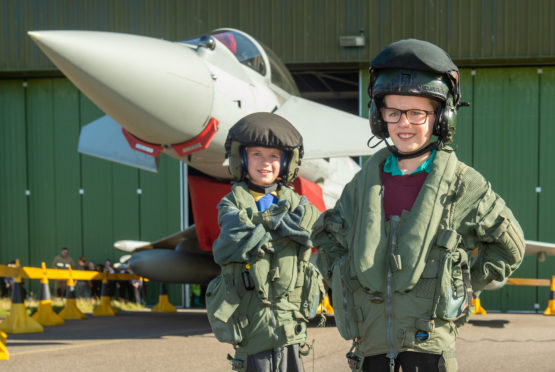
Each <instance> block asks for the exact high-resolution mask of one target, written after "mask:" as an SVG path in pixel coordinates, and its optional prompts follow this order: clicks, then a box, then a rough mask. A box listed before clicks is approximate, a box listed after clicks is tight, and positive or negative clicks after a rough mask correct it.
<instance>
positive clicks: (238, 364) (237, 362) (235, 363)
mask: <svg viewBox="0 0 555 372" xmlns="http://www.w3.org/2000/svg"><path fill="white" fill-rule="evenodd" d="M227 360H229V361H230V362H231V369H232V370H234V371H242V370H243V365H244V363H245V361H244V360H243V359H239V358H233V357H232V356H231V355H229V354H227Z"/></svg>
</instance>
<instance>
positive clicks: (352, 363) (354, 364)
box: [346, 351, 362, 371]
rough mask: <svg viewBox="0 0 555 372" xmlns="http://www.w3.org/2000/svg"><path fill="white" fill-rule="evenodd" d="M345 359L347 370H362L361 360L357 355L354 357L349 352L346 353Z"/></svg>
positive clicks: (353, 354)
mask: <svg viewBox="0 0 555 372" xmlns="http://www.w3.org/2000/svg"><path fill="white" fill-rule="evenodd" d="M346 357H347V364H348V365H349V368H351V369H352V370H354V371H359V370H360V369H361V368H362V358H361V357H359V356H358V355H356V354H355V353H353V352H352V351H349V352H348V353H347V355H346Z"/></svg>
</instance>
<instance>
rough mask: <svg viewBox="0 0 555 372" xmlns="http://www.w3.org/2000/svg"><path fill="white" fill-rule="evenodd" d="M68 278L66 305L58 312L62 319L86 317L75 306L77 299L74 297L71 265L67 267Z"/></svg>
mask: <svg viewBox="0 0 555 372" xmlns="http://www.w3.org/2000/svg"><path fill="white" fill-rule="evenodd" d="M68 271H69V279H68V280H67V286H66V305H65V306H64V308H63V309H62V311H60V312H59V313H58V315H59V316H61V317H62V319H66V320H69V319H74V320H79V319H86V318H87V316H86V315H85V314H83V312H82V311H81V310H79V308H78V307H77V300H76V299H75V283H74V282H73V277H72V276H71V265H70V266H69V267H68Z"/></svg>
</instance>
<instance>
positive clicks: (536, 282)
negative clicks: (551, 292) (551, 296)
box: [507, 278, 551, 287]
mask: <svg viewBox="0 0 555 372" xmlns="http://www.w3.org/2000/svg"><path fill="white" fill-rule="evenodd" d="M550 284H551V282H550V281H549V279H521V278H509V279H507V285H528V286H532V287H549V286H550Z"/></svg>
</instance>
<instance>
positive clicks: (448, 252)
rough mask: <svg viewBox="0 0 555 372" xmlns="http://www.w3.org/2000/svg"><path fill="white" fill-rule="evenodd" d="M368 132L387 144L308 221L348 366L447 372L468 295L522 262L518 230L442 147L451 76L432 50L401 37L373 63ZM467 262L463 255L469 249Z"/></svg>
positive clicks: (455, 89)
mask: <svg viewBox="0 0 555 372" xmlns="http://www.w3.org/2000/svg"><path fill="white" fill-rule="evenodd" d="M368 92H369V95H370V99H371V106H370V128H371V130H372V134H373V135H374V136H375V137H376V138H377V139H379V140H383V141H384V142H385V143H386V148H385V149H383V150H380V151H379V152H377V153H376V154H375V155H373V156H372V157H371V158H370V159H369V160H368V161H367V162H366V163H365V164H364V166H363V168H362V170H361V171H360V172H359V173H358V174H357V175H356V176H355V178H354V179H353V180H352V181H351V182H350V183H349V184H348V185H347V186H346V187H345V189H344V191H343V193H342V195H341V197H340V199H339V201H338V202H337V204H336V206H335V207H334V208H333V209H331V210H328V211H326V212H325V213H324V214H322V215H321V216H320V219H319V220H318V222H317V223H316V224H315V226H314V230H313V242H314V244H315V246H316V247H317V249H318V264H319V267H320V270H321V272H322V273H323V274H324V277H325V279H326V280H327V281H328V283H329V285H330V286H331V288H332V296H333V306H334V310H335V321H336V324H337V328H338V330H339V332H340V334H341V335H342V336H343V337H344V338H345V339H349V340H353V345H352V348H351V350H350V351H349V352H348V354H347V362H348V364H349V366H350V367H351V369H352V370H356V371H360V370H362V371H398V370H399V368H400V367H401V368H402V370H403V371H416V370H420V371H456V370H457V362H456V358H455V340H456V336H457V333H458V327H460V326H462V325H463V324H464V323H465V322H466V321H467V319H468V316H469V314H470V313H471V306H472V305H471V303H472V302H471V301H472V297H473V294H474V295H477V294H478V293H479V292H480V291H481V290H482V289H483V288H484V287H485V286H486V285H487V284H488V283H489V282H491V281H493V280H496V281H503V280H505V279H506V278H507V277H508V276H510V275H511V274H512V273H513V272H514V271H515V270H516V269H517V268H518V266H519V265H520V263H521V261H522V258H523V253H524V247H525V242H524V237H523V233H522V230H521V228H520V226H519V224H518V222H517V221H516V219H515V218H514V216H513V214H512V212H511V211H510V210H509V208H507V207H506V205H505V202H504V201H503V200H502V199H501V198H500V197H499V195H497V194H496V193H494V192H493V191H492V190H491V187H490V184H489V183H488V182H487V181H486V180H485V179H484V178H483V177H482V175H480V174H479V173H478V172H477V171H476V170H474V169H473V168H471V167H469V166H467V165H465V164H464V163H462V162H460V161H458V159H457V156H456V154H455V152H454V150H453V148H451V147H449V146H448V144H449V143H450V142H451V141H452V139H453V135H454V133H455V126H456V116H457V109H458V107H459V106H460V105H461V103H460V98H461V93H460V85H459V71H458V68H457V66H456V65H455V64H454V63H453V62H452V60H451V58H450V57H449V56H448V55H447V53H445V51H443V50H442V49H441V48H439V47H438V46H436V45H434V44H431V43H429V42H425V41H421V40H414V39H409V40H400V41H398V42H395V43H392V44H390V45H389V46H387V47H386V48H385V49H384V50H383V51H382V52H380V53H379V54H378V55H377V56H376V57H375V58H374V60H372V62H371V67H370V84H369V88H368ZM474 249H477V256H476V257H475V258H474V259H472V260H471V259H470V255H469V253H470V251H472V250H474Z"/></svg>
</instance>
